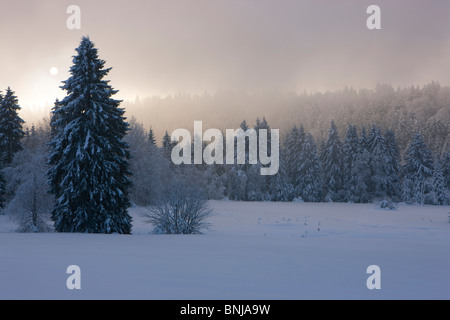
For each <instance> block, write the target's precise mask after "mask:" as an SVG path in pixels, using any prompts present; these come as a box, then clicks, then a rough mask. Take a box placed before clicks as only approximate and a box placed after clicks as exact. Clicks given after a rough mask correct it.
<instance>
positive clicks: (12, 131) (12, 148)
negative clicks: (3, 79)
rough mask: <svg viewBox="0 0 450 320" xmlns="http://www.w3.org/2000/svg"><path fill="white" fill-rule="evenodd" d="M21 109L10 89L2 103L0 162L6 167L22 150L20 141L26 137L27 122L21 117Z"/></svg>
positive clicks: (0, 106)
mask: <svg viewBox="0 0 450 320" xmlns="http://www.w3.org/2000/svg"><path fill="white" fill-rule="evenodd" d="M20 109H21V108H20V106H19V101H18V100H17V97H16V96H15V95H14V91H12V90H11V88H9V87H8V89H6V94H5V96H4V97H3V99H1V101H0V161H1V162H3V163H4V164H5V165H8V164H10V163H11V162H12V161H13V158H14V154H15V153H16V152H17V151H20V150H22V144H21V142H20V140H21V139H22V138H23V137H24V136H25V132H24V131H23V130H22V125H23V124H24V123H25V122H24V121H23V120H22V119H21V118H20V117H19V114H18V112H19V110H20Z"/></svg>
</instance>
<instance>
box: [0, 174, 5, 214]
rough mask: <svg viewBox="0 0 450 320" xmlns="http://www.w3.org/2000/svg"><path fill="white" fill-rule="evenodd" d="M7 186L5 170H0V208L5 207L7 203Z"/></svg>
mask: <svg viewBox="0 0 450 320" xmlns="http://www.w3.org/2000/svg"><path fill="white" fill-rule="evenodd" d="M5 187H6V181H5V177H4V176H3V172H2V171H0V209H3V208H4V205H5V192H6V191H5Z"/></svg>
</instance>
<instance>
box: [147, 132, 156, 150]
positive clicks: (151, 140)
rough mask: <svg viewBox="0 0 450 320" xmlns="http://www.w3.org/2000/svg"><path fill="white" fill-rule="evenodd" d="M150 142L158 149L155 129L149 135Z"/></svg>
mask: <svg viewBox="0 0 450 320" xmlns="http://www.w3.org/2000/svg"><path fill="white" fill-rule="evenodd" d="M148 141H149V142H150V144H151V145H152V146H154V147H156V138H155V134H154V133H153V128H150V131H149V133H148Z"/></svg>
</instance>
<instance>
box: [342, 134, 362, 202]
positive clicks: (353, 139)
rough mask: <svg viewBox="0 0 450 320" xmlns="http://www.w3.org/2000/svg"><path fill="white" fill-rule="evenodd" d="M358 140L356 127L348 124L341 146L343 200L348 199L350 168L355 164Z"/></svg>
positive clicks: (358, 148) (358, 146) (358, 147)
mask: <svg viewBox="0 0 450 320" xmlns="http://www.w3.org/2000/svg"><path fill="white" fill-rule="evenodd" d="M359 143H360V141H359V138H358V133H357V132H356V127H355V126H352V125H350V126H349V127H348V129H347V135H346V137H345V141H344V145H343V147H342V153H343V170H344V190H345V195H344V200H345V201H349V198H350V194H351V193H349V192H348V190H349V189H350V188H351V186H350V179H351V177H352V170H353V167H354V166H355V164H356V160H357V157H358V154H359V151H360V145H359Z"/></svg>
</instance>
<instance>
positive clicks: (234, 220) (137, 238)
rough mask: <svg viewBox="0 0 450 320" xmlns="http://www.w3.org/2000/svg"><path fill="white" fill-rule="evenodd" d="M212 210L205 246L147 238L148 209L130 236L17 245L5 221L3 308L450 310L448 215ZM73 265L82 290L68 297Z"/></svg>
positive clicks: (58, 237)
mask: <svg viewBox="0 0 450 320" xmlns="http://www.w3.org/2000/svg"><path fill="white" fill-rule="evenodd" d="M211 206H212V207H213V208H214V209H215V211H216V213H217V214H216V216H214V217H213V218H211V219H210V222H211V223H212V224H213V229H212V230H210V231H208V232H206V234H204V235H198V236H156V235H151V234H149V232H150V230H151V226H149V225H147V224H145V223H144V219H143V218H142V217H141V216H140V214H141V213H142V212H143V211H145V209H143V208H134V209H132V210H131V213H132V215H133V217H134V219H135V221H134V229H133V230H134V235H132V236H119V235H84V234H18V233H13V232H11V230H12V229H13V228H14V226H13V225H12V224H11V223H10V222H9V220H8V219H7V217H4V216H0V299H269V300H275V299H450V276H449V272H450V223H448V213H449V212H450V207H449V206H446V207H431V206H425V207H415V206H399V208H398V210H397V211H383V210H377V209H375V207H376V206H375V205H373V204H370V205H349V204H307V203H243V202H240V203H236V202H227V201H217V202H211ZM319 229H320V231H319ZM74 264H75V265H78V266H80V268H81V279H82V280H81V286H82V289H81V290H80V291H69V290H68V289H67V288H66V279H67V277H68V275H67V274H66V268H67V267H68V266H69V265H74ZM374 264H375V265H378V266H380V268H381V287H382V288H381V290H374V291H370V290H368V289H367V287H366V280H367V278H368V276H369V275H367V274H366V269H367V267H368V266H369V265H374Z"/></svg>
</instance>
